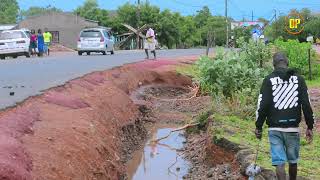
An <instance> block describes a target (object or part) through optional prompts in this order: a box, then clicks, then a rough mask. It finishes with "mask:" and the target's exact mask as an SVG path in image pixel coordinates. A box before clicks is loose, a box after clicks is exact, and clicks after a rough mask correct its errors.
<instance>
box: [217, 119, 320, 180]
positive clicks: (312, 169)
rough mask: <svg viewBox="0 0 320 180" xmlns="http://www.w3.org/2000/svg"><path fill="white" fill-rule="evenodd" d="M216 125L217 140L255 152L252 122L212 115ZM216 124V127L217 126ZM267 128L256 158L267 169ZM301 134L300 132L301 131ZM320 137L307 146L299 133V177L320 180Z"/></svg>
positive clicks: (269, 163) (302, 134) (269, 158)
mask: <svg viewBox="0 0 320 180" xmlns="http://www.w3.org/2000/svg"><path fill="white" fill-rule="evenodd" d="M213 119H214V121H215V122H216V125H215V126H214V127H212V135H213V136H216V137H217V138H221V137H224V138H226V139H228V140H229V141H231V142H234V143H237V144H241V145H245V146H247V147H249V148H251V149H252V150H254V152H255V150H256V148H257V145H258V140H257V139H256V138H255V136H254V129H255V124H254V121H252V120H243V119H240V118H238V117H236V116H221V115H214V118H213ZM217 124H218V125H217ZM267 132H268V130H267V127H265V129H264V131H263V139H262V141H261V145H260V150H261V152H260V153H259V157H258V164H259V165H260V166H262V167H265V168H268V169H272V170H273V169H274V168H273V167H272V166H271V156H270V153H269V148H270V146H269V141H268V137H267ZM301 132H302V131H301ZM319 149H320V136H319V134H315V137H314V142H313V143H312V144H311V145H308V144H307V143H306V141H305V140H304V132H303V133H301V151H300V156H301V159H300V161H299V175H300V176H304V177H309V178H311V179H320V151H319Z"/></svg>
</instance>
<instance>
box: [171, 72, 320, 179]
mask: <svg viewBox="0 0 320 180" xmlns="http://www.w3.org/2000/svg"><path fill="white" fill-rule="evenodd" d="M177 73H180V74H184V75H188V76H191V77H198V75H199V72H197V69H196V67H195V66H184V67H180V68H178V69H177ZM307 84H308V87H310V88H314V87H320V78H319V79H316V80H312V81H307ZM242 108H243V107H242ZM219 109H224V111H225V109H228V107H225V105H224V104H223V103H221V102H220V103H219V102H218V101H213V108H212V110H213V111H214V114H213V115H212V116H213V117H212V118H211V119H213V120H214V126H213V127H211V134H212V137H214V138H218V139H219V138H226V139H228V140H229V141H231V142H233V143H237V144H241V145H245V146H247V147H248V148H250V149H252V150H253V151H255V150H256V148H257V145H258V140H257V139H256V138H255V136H254V129H255V122H254V121H253V120H246V119H243V118H240V117H239V116H235V115H230V113H227V112H224V111H219ZM205 117H208V114H206V113H205V114H202V115H200V116H199V117H198V121H199V123H200V125H202V126H204V124H205V122H204V121H205V119H207V118H205ZM302 123H303V122H302ZM194 130H195V129H193V131H194ZM263 132H264V136H263V139H262V141H261V145H260V152H259V156H258V164H259V165H260V166H262V167H264V168H268V169H271V170H273V169H274V168H273V167H272V166H271V155H270V150H269V149H270V145H269V140H268V136H267V132H268V129H267V127H266V125H265V129H264V131H263ZM301 132H302V133H301V151H300V161H299V176H304V177H308V178H310V179H320V151H319V149H320V135H319V134H318V133H315V136H314V141H313V143H312V144H307V142H306V141H305V139H304V130H303V127H302V129H301Z"/></svg>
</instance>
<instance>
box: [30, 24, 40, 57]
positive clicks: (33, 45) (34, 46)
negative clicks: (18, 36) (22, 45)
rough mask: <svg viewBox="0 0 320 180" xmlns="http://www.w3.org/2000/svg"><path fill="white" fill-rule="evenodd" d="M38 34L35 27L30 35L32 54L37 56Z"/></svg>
mask: <svg viewBox="0 0 320 180" xmlns="http://www.w3.org/2000/svg"><path fill="white" fill-rule="evenodd" d="M37 41H38V38H37V35H36V31H35V30H34V29H32V30H31V36H30V48H31V53H32V56H35V55H36V54H37Z"/></svg>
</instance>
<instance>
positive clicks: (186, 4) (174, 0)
mask: <svg viewBox="0 0 320 180" xmlns="http://www.w3.org/2000/svg"><path fill="white" fill-rule="evenodd" d="M172 1H173V2H175V3H177V4H181V5H183V6H187V7H196V8H199V7H201V8H202V7H204V6H205V5H204V6H199V5H192V4H188V3H184V2H180V1H178V0H172Z"/></svg>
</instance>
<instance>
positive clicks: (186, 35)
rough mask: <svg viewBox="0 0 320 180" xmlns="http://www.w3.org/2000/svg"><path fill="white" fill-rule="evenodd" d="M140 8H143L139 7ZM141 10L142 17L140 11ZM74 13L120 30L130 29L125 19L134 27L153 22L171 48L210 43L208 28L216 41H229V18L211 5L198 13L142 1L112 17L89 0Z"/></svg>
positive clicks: (159, 38)
mask: <svg viewBox="0 0 320 180" xmlns="http://www.w3.org/2000/svg"><path fill="white" fill-rule="evenodd" d="M138 8H140V9H138ZM138 10H139V12H140V18H137V17H138V14H137V12H138ZM74 13H76V14H78V15H79V16H82V17H84V18H87V19H92V20H97V21H99V22H100V24H101V25H104V26H107V27H111V28H112V29H113V31H114V32H117V33H118V34H122V33H126V32H128V29H126V28H125V27H123V26H122V23H126V24H129V25H131V26H133V27H136V28H137V27H141V26H143V25H144V24H148V25H152V26H153V28H154V30H155V32H156V33H157V37H158V41H159V43H160V44H162V45H165V46H167V47H169V48H175V47H178V48H188V47H192V46H201V45H206V41H207V33H208V31H209V30H210V31H214V35H215V36H216V37H215V39H216V44H217V45H224V44H225V18H224V17H222V16H213V15H212V13H211V12H210V10H209V8H208V7H206V6H205V7H203V9H201V10H200V11H198V12H197V14H196V15H194V16H182V15H181V14H180V13H177V12H172V11H170V10H168V9H165V10H163V11H161V10H160V8H159V7H158V6H154V5H151V4H150V3H148V2H146V3H142V4H141V5H140V6H137V5H134V4H130V3H125V4H124V5H122V6H120V7H119V8H118V9H117V10H116V15H115V16H113V17H112V18H111V17H110V16H108V15H109V14H108V11H106V10H103V9H100V8H99V5H98V3H97V1H96V0H86V1H85V3H84V4H83V5H82V6H80V7H78V8H77V9H76V10H75V11H74Z"/></svg>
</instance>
